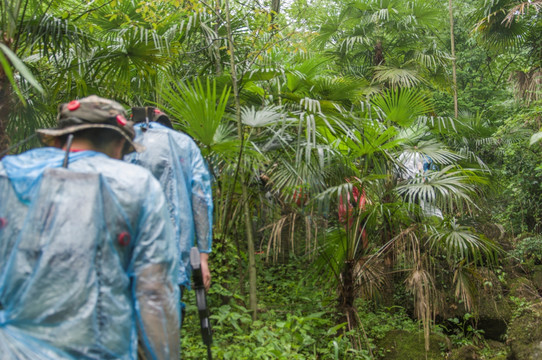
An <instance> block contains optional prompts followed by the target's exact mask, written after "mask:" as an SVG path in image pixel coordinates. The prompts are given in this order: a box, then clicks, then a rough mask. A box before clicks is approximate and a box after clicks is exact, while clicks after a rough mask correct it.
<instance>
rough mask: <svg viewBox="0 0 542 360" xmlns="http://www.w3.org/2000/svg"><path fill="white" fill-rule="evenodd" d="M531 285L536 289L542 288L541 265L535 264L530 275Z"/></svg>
mask: <svg viewBox="0 0 542 360" xmlns="http://www.w3.org/2000/svg"><path fill="white" fill-rule="evenodd" d="M531 279H532V281H533V285H534V286H535V287H536V289H537V290H542V265H535V266H534V268H533V273H532V275H531Z"/></svg>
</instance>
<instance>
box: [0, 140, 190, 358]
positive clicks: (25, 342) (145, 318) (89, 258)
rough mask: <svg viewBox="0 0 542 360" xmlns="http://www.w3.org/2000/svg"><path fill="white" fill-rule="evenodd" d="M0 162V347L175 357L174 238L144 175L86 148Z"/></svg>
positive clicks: (31, 352) (49, 353)
mask: <svg viewBox="0 0 542 360" xmlns="http://www.w3.org/2000/svg"><path fill="white" fill-rule="evenodd" d="M64 154H65V153H64V151H62V150H59V149H55V148H42V149H36V150H31V151H28V152H26V153H24V154H21V155H19V156H7V157H5V158H4V159H3V160H2V162H0V358H2V359H29V360H43V359H136V358H137V339H138V336H141V337H142V340H143V342H144V344H145V345H146V347H147V349H148V351H149V354H148V355H150V358H154V359H175V358H178V356H179V332H178V329H179V323H180V319H179V307H178V296H179V295H178V288H177V286H174V284H175V283H176V281H177V279H176V271H175V269H176V260H175V258H176V248H175V243H174V239H173V237H172V227H171V225H170V222H169V221H168V218H167V210H166V207H165V199H164V195H163V193H162V191H161V189H160V185H159V184H158V182H157V181H156V180H155V179H154V178H153V177H152V176H151V174H150V173H149V172H148V171H146V170H144V169H141V168H140V167H137V166H134V165H132V164H127V163H125V162H122V161H118V160H114V159H110V158H108V157H107V156H105V155H103V154H101V153H97V152H93V151H83V152H76V153H71V155H70V165H69V169H64V168H61V167H60V166H61V164H62V160H63V157H64Z"/></svg>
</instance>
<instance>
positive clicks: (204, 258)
mask: <svg viewBox="0 0 542 360" xmlns="http://www.w3.org/2000/svg"><path fill="white" fill-rule="evenodd" d="M208 260H209V254H206V253H200V262H201V274H202V276H203V285H204V286H205V291H209V288H210V287H211V272H210V271H209V263H208Z"/></svg>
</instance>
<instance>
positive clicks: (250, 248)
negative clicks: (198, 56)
mask: <svg viewBox="0 0 542 360" xmlns="http://www.w3.org/2000/svg"><path fill="white" fill-rule="evenodd" d="M224 4H225V8H226V27H227V31H228V45H229V50H230V65H231V77H232V83H233V94H234V97H235V112H236V115H237V132H238V136H239V139H240V140H241V150H240V154H239V156H240V157H241V156H242V152H243V148H244V144H243V139H244V136H243V124H242V122H241V103H240V98H239V86H238V84H237V69H236V62H235V49H234V46H233V36H232V32H231V20H230V3H229V0H226V1H225V3H224ZM241 163H242V162H240V163H239V165H238V166H241V167H240V168H239V174H240V176H239V177H240V179H241V192H242V201H243V211H244V216H245V226H246V234H247V252H248V281H249V308H250V310H251V312H252V320H256V318H257V311H258V301H257V297H256V259H255V257H254V228H253V225H252V214H251V212H250V207H249V203H248V202H249V198H248V189H247V185H246V183H245V181H246V179H247V177H246V176H245V171H244V169H243V167H242V165H240V164H241Z"/></svg>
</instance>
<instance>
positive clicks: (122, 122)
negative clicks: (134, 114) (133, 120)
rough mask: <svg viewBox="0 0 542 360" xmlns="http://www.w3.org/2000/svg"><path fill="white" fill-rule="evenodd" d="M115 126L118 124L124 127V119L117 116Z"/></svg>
mask: <svg viewBox="0 0 542 360" xmlns="http://www.w3.org/2000/svg"><path fill="white" fill-rule="evenodd" d="M117 124H119V125H120V126H125V125H126V118H125V117H124V116H122V115H117Z"/></svg>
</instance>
